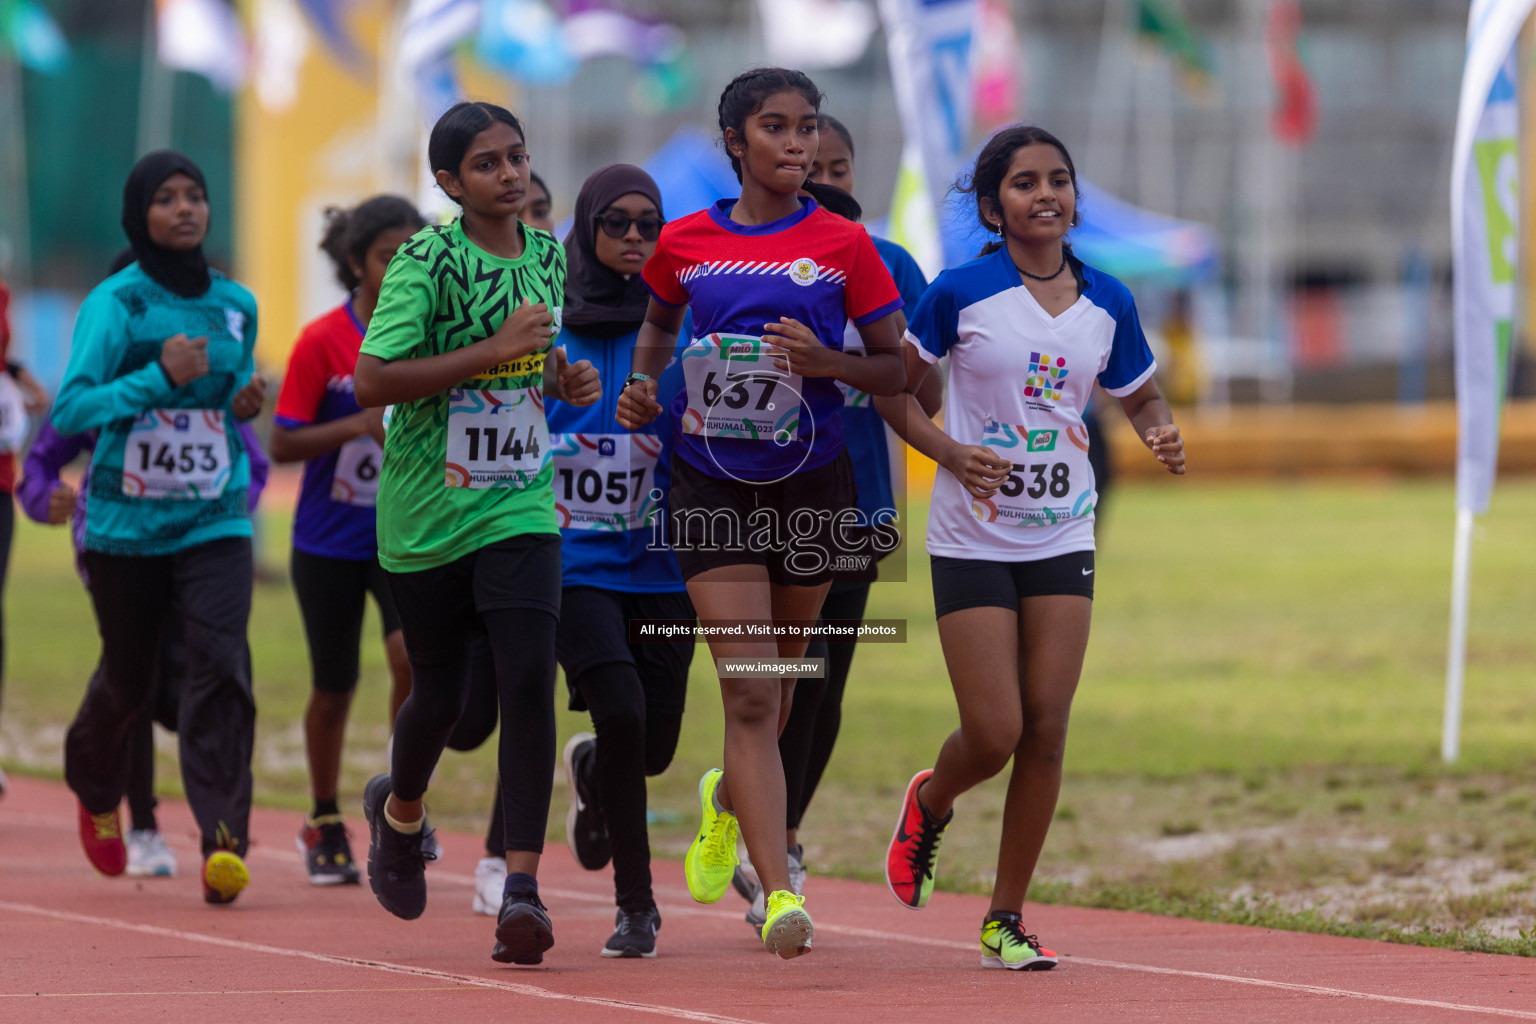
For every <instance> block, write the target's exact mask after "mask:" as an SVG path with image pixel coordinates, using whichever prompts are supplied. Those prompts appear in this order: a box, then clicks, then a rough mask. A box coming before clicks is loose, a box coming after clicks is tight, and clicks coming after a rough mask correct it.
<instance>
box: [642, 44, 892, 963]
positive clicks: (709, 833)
mask: <svg viewBox="0 0 1536 1024" xmlns="http://www.w3.org/2000/svg"><path fill="white" fill-rule="evenodd" d="M820 102H821V93H820V92H819V91H818V90H817V89H816V86H815V84H814V83H812V82H811V80H810V79H808V78H807V77H806V76H805V75H803V74H801V73H800V72H798V71H788V70H785V69H783V68H763V69H758V70H755V71H749V72H746V73H744V74H742V75H739V76H737V77H736V79H734V80H733V81H732V82H731V83H730V84H729V85H728V86H726V88H725V90H724V92H723V93H722V94H721V97H720V104H719V121H720V129H721V132H722V133H723V135H724V141H725V147H726V151H727V153H728V154H729V155H730V158H731V163H732V166H733V167H734V168H735V169H736V172H737V175H738V176H739V178H740V179H741V198H740V199H736V200H725V201H722V202H720V203H719V204H717V205H715V206H712V207H709V208H708V209H706V210H703V211H701V212H699V213H696V214H692V215H691V216H688V217H684V218H682V219H681V220H678V221H673V222H672V223H670V224H668V225H667V227H666V228H665V229H664V230H663V231H662V234H661V240H660V243H659V244H658V246H657V249H656V254H655V256H653V257H652V258H651V260H650V262H648V263H647V264H646V265H645V269H644V272H643V277H644V279H645V283H646V285H647V286H648V287H649V288H650V290H651V302H650V307H649V309H648V310H647V312H646V317H645V320H646V322H645V325H644V326H643V327H642V328H641V329H640V336H639V339H638V341H637V345H636V351H635V361H634V364H633V367H634V372H633V373H631V375H630V378H629V379H628V380H627V381H626V387H625V389H624V394H623V395H622V396H620V400H619V404H618V419H619V422H620V423H621V424H623V425H624V426H626V427H629V428H631V429H635V428H638V427H640V426H643V425H645V424H647V423H649V422H650V421H651V420H652V419H654V418H655V417H656V416H657V415H659V414H661V413H662V411H663V410H662V407H661V406H660V405H659V404H658V402H657V400H656V396H657V384H656V380H655V378H656V377H657V376H659V375H660V373H661V371H662V369H663V367H665V365H666V363H667V360H668V358H669V357H670V356H671V354H672V352H673V347H674V342H675V339H676V337H677V332H678V330H679V329H680V328H681V327H682V325H683V319H684V313H685V308H684V307H687V310H688V311H691V312H692V315H693V324H694V328H693V332H692V333H693V334H694V339H693V341H692V343H691V344H689V345H688V346H687V347H686V348H685V349H684V350H683V352H682V357H681V359H680V362H681V363H682V366H683V376H684V381H685V385H686V386H685V390H684V391H683V393H682V394H680V395H679V396H678V397H677V398H676V399H675V400H674V401H672V402H671V403H670V409H669V410H667V412H668V415H670V416H671V418H672V423H673V428H674V430H675V431H676V432H677V436H676V443H677V448H676V458H675V459H674V460H673V464H672V491H671V499H670V502H671V507H670V515H669V516H668V517H667V526H668V530H669V534H670V536H669V538H668V539H669V540H670V543H671V544H672V546H673V548H674V550H676V552H677V556H678V563H679V567H680V568H681V570H682V574H683V578H684V579H685V580H687V582H688V594H689V596H690V597H691V598H692V600H693V604H694V607H695V608H696V609H697V610H698V613H699V617H700V619H701V620H703V621H704V624H705V626H706V627H707V628H708V629H709V632H708V633H707V636H708V638H709V644H710V650H711V652H712V653H713V654H714V656H715V657H716V659H717V665H718V664H719V662H718V659H734V658H741V659H747V660H748V661H750V662H754V663H760V662H761V661H762V660H763V659H765V658H768V659H772V658H794V659H798V658H800V657H801V656H802V655H803V654H804V652H805V646H806V639H807V638H806V637H805V635H804V632H803V630H804V627H805V626H807V625H812V624H814V623H815V621H816V619H817V616H818V615H819V614H820V611H821V604H822V600H823V598H824V597H825V596H826V592H827V587H828V585H829V583H830V582H831V580H832V577H833V575H834V566H835V565H836V563H837V559H838V556H839V555H843V554H848V553H853V552H851V551H849V550H848V549H849V547H850V544H849V543H848V540H849V539H850V537H851V539H852V540H854V541H857V540H858V537H857V530H856V529H855V528H856V527H857V525H858V517H859V513H858V510H857V508H856V507H855V493H854V481H853V467H852V464H851V461H850V459H849V457H848V453H847V451H846V450H845V448H844V446H843V427H842V419H841V416H840V415H839V412H840V410H841V408H842V405H843V395H842V392H841V391H840V390H839V389H838V382H839V381H841V382H843V383H845V384H848V385H850V386H852V387H855V388H858V389H859V390H861V391H866V392H869V393H871V394H877V395H882V394H883V395H889V394H895V393H897V392H898V391H899V390H900V388H901V387H902V386H903V383H904V379H905V378H904V371H903V367H902V365H901V358H900V349H899V333H898V329H897V322H896V313H897V311H898V310H900V308H901V304H902V302H901V296H900V295H899V294H898V293H897V291H896V286H895V284H894V283H893V282H892V281H891V275H890V273H889V272H888V271H887V270H886V268H885V265H884V264H883V263H882V262H881V260H880V256H879V254H878V253H877V252H876V251H875V248H874V245H873V244H872V243H871V242H870V239H869V235H868V233H867V232H865V231H864V229H863V228H861V227H859V226H858V225H857V224H854V223H851V222H850V221H847V220H844V219H843V218H841V217H838V216H836V215H835V214H833V213H830V212H828V211H827V210H825V209H823V208H822V207H821V206H820V205H819V204H818V203H817V201H816V199H815V198H814V197H815V196H816V195H817V194H818V193H821V194H823V195H825V194H828V193H823V192H822V191H821V190H822V186H819V185H815V184H812V185H810V186H809V187H808V188H809V191H810V197H806V196H802V195H801V194H800V193H801V189H802V186H805V185H806V181H805V178H806V175H807V173H808V172H809V171H810V168H811V161H812V160H814V159H815V157H816V151H817V147H818V140H819V135H818V129H817V122H816V113H817V108H818V107H819V105H820ZM829 192H830V193H832V194H835V195H836V196H839V197H841V199H842V201H844V202H851V200H850V199H849V197H848V196H846V195H845V194H843V193H841V192H838V191H837V190H835V189H831V190H829ZM850 319H851V320H852V321H853V322H854V323H855V324H856V325H857V326H858V328H859V333H860V337H861V338H862V340H863V342H864V346H865V349H866V353H867V354H866V355H865V356H864V357H863V358H858V357H855V356H852V355H849V354H847V353H845V352H844V351H843V332H844V328H845V325H846V323H847V321H848V320H850ZM753 627H756V628H757V629H764V630H765V632H764V633H754V632H753V631H752V628H753ZM728 668H729V666H724V665H721V671H722V673H723V675H722V679H721V695H722V699H723V702H724V705H725V764H724V770H723V771H722V770H720V769H714V770H711V771H709V772H707V773H706V774H705V776H704V778H703V779H702V780H701V781H700V784H699V791H700V804H701V811H702V814H703V824H702V825H701V827H700V830H699V834H698V835H697V836H696V837H695V839H694V842H693V845H692V846H691V847H690V848H689V850H688V855H687V857H686V859H685V861H684V870H685V874H686V876H687V879H688V887H689V891H690V892H691V893H692V894H693V897H694V898H695V899H696V900H699V901H700V902H704V903H713V902H715V901H716V900H718V899H719V898H720V897H721V896H722V895H723V894H724V892H725V890H726V889H727V888H728V887H729V886H730V884H731V877H732V874H733V872H734V869H735V867H736V864H737V855H736V838H737V834H738V830H739V832H740V834H741V836H742V837H743V838H744V839H745V841H746V845H747V850H748V853H749V854H750V855H751V857H752V862H753V864H754V865H755V866H756V868H757V872H758V875H759V877H760V878H761V880H762V882H763V887H764V889H765V890H766V891H767V892H768V899H767V921H766V924H765V925H764V926H763V930H762V936H763V941H764V944H765V945H766V946H767V947H768V949H770V950H771V951H773V952H775V953H777V954H778V955H779V956H781V957H785V958H789V957H794V956H798V955H800V954H801V953H804V952H806V951H807V950H808V949H809V948H810V946H811V939H812V926H811V919H810V916H809V914H807V913H806V911H805V909H804V906H803V902H804V900H803V898H802V897H801V896H799V895H797V894H795V893H794V892H793V891H792V886H791V884H790V880H789V862H788V853H787V850H786V846H785V842H784V820H785V791H784V769H783V765H782V763H781V762H780V760H779V748H778V736H779V733H780V731H782V728H783V724H784V720H785V717H786V716H787V714H788V712H789V707H790V701H791V697H792V694H793V692H794V676H795V675H798V673H797V672H789V673H787V674H785V673H783V672H780V671H770V672H768V673H762V672H753V673H752V674H751V675H750V676H749V677H747V678H736V677H731V676H734V675H735V673H734V672H730V673H729V675H726V674H724V673H726V672H727V670H728Z"/></svg>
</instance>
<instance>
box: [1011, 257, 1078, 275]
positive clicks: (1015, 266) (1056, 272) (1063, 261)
mask: <svg viewBox="0 0 1536 1024" xmlns="http://www.w3.org/2000/svg"><path fill="white" fill-rule="evenodd" d="M1009 260H1010V262H1012V260H1013V258H1012V257H1011V256H1010V257H1009ZM1013 269H1014V270H1017V271H1018V272H1019V273H1021V274H1023V275H1024V276H1025V277H1027V278H1029V279H1030V280H1031V281H1054V280H1056V279H1057V278H1058V277H1060V276H1061V272H1062V271H1063V270H1066V269H1067V254H1066V253H1065V252H1063V253H1062V254H1061V266H1059V267H1057V268H1056V269H1055V270H1054V271H1052V272H1051V273H1049V274H1045V275H1043V276H1042V275H1040V274H1031V273H1030V272H1029V271H1027V270H1025V269H1024V268H1023V267H1021V266H1019V265H1018V263H1016V262H1015V263H1014V264H1013Z"/></svg>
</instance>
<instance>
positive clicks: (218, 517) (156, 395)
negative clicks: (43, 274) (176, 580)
mask: <svg viewBox="0 0 1536 1024" xmlns="http://www.w3.org/2000/svg"><path fill="white" fill-rule="evenodd" d="M212 277H213V283H212V284H211V286H210V287H209V289H208V290H207V291H206V292H204V293H203V294H202V295H199V296H198V297H196V298H190V299H189V298H184V297H182V296H180V295H176V294H175V293H173V292H171V291H169V290H167V289H166V288H164V287H162V286H161V285H159V284H158V283H156V282H155V281H154V280H153V279H151V278H150V277H149V276H148V275H147V274H145V273H144V272H143V271H142V270H140V269H139V266H138V264H136V263H135V264H132V265H130V266H129V267H128V268H127V269H125V270H123V271H121V272H120V273H117V274H114V275H113V276H112V277H109V278H107V280H105V281H103V282H102V283H101V284H99V285H97V286H96V288H95V289H93V290H92V291H91V293H90V295H88V296H86V299H85V302H84V304H82V305H81V307H80V313H79V315H78V317H77V318H76V319H75V331H74V338H73V341H72V343H71V347H70V353H69V366H68V368H67V369H66V370H65V373H64V382H63V384H61V385H60V387H59V394H58V398H57V400H56V401H55V403H54V408H53V425H54V427H55V428H56V429H57V430H58V431H59V432H60V433H61V434H65V435H69V434H78V433H83V432H84V431H87V430H99V431H100V432H101V433H100V438H99V440H98V441H97V444H96V454H95V457H94V458H93V459H92V461H91V470H90V479H89V480H88V481H87V483H86V486H88V487H89V488H90V490H89V495H90V500H89V501H88V502H87V509H88V512H87V517H86V527H85V549H86V550H87V551H98V552H101V553H103V554H111V555H129V556H145V557H147V556H155V555H166V554H172V553H174V552H177V551H182V550H185V549H187V548H190V547H195V546H196V545H198V544H204V543H207V542H208V541H212V540H218V539H220V538H223V537H249V536H250V535H251V523H250V516H249V513H248V511H247V491H248V489H249V487H250V460H249V459H248V458H247V456H246V453H245V446H244V444H243V443H241V440H240V436H239V433H238V430H237V424H236V422H235V418H234V414H233V413H232V412H231V411H230V402H231V401H232V400H233V398H234V396H235V392H236V391H238V390H239V389H240V388H241V387H243V386H244V385H245V384H246V383H247V382H249V381H250V379H251V376H252V375H253V374H254V373H255V371H256V364H255V357H254V353H255V348H256V300H255V298H254V297H253V296H252V295H251V293H250V292H249V291H247V290H246V289H245V288H244V287H242V286H241V285H239V284H236V283H235V282H234V281H231V280H230V279H229V278H227V277H225V276H223V275H222V274H220V273H218V272H217V271H214V272H213V274H212ZM176 334H185V335H186V336H187V337H189V338H196V337H198V336H205V337H207V339H208V372H207V373H206V374H205V375H203V376H202V377H199V378H197V379H196V380H192V381H188V382H187V383H186V384H183V385H181V386H180V387H177V386H175V385H173V384H172V383H171V381H170V379H169V378H168V377H167V376H166V374H165V371H164V370H162V369H161V367H160V350H161V347H162V346H163V345H164V344H165V340H166V339H167V338H170V337H172V336H173V335H176Z"/></svg>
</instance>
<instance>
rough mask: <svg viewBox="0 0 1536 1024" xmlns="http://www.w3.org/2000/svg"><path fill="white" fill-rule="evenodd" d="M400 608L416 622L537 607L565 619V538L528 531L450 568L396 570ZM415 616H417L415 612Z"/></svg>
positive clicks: (394, 583) (393, 575) (392, 585)
mask: <svg viewBox="0 0 1536 1024" xmlns="http://www.w3.org/2000/svg"><path fill="white" fill-rule="evenodd" d="M389 585H390V588H391V589H392V590H393V591H394V595H395V604H396V605H397V606H398V607H399V609H400V613H401V615H402V616H403V617H404V618H408V619H410V620H411V621H412V622H418V623H419V622H431V621H434V620H435V619H437V618H439V617H440V616H441V615H442V614H444V612H445V611H446V610H448V609H458V610H461V611H463V612H464V613H465V614H470V613H474V612H490V611H498V610H501V609H505V608H533V609H538V610H540V611H547V612H549V613H550V614H551V615H553V616H555V617H556V618H558V617H559V616H560V535H559V534H558V533H525V534H520V535H518V536H516V537H509V538H507V539H506V540H498V541H495V542H494V543H491V544H487V545H486V546H485V547H483V548H476V549H475V550H474V551H471V552H470V553H469V554H467V555H463V556H461V557H459V558H456V559H454V560H453V561H451V562H449V563H448V564H447V565H438V566H434V567H433V568H431V569H419V570H417V571H416V572H392V573H390V574H389ZM413 613H415V614H413Z"/></svg>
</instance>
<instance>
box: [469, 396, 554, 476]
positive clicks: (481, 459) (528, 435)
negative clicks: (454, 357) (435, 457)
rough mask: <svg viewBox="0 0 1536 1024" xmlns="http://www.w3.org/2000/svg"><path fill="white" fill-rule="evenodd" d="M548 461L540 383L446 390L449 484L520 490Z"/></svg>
mask: <svg viewBox="0 0 1536 1024" xmlns="http://www.w3.org/2000/svg"><path fill="white" fill-rule="evenodd" d="M548 462H549V423H548V421H547V420H546V419H545V418H544V396H543V393H542V392H541V390H540V389H539V388H515V389H512V390H506V391H487V390H480V389H476V388H463V389H454V390H453V391H450V392H449V393H448V452H447V471H446V476H445V483H447V485H448V486H449V487H470V488H477V489H479V488H488V487H516V488H518V489H522V488H525V487H527V486H529V485H530V484H532V483H533V481H534V480H535V479H537V478H538V475H539V474H540V473H542V472H543V471H544V467H545V465H547V464H548Z"/></svg>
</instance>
